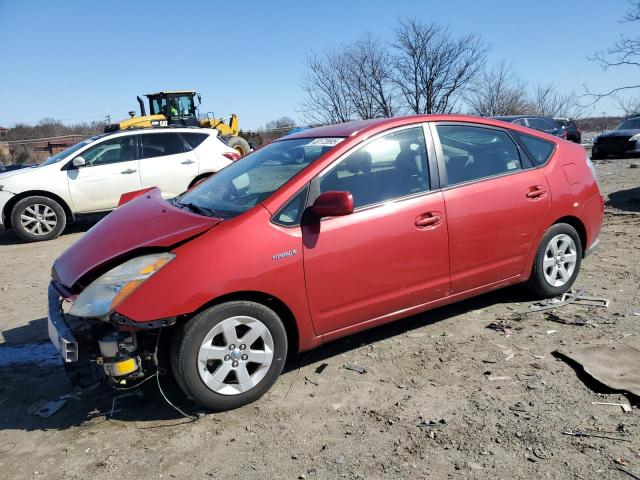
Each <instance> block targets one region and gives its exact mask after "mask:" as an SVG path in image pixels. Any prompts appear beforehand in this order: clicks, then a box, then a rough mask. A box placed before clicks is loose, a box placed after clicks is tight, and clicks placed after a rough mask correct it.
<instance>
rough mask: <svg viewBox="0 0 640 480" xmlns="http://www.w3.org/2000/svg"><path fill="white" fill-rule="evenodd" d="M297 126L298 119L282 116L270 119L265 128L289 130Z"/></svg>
mask: <svg viewBox="0 0 640 480" xmlns="http://www.w3.org/2000/svg"><path fill="white" fill-rule="evenodd" d="M295 126H296V121H295V120H294V119H293V118H289V117H280V118H276V119H275V120H269V121H268V122H267V123H266V124H265V126H264V129H265V130H289V129H291V128H293V127H295Z"/></svg>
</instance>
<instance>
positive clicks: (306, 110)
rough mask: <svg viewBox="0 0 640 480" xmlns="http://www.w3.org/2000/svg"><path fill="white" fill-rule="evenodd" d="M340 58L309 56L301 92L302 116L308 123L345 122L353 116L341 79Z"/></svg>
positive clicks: (332, 54)
mask: <svg viewBox="0 0 640 480" xmlns="http://www.w3.org/2000/svg"><path fill="white" fill-rule="evenodd" d="M341 70H342V66H341V59H340V55H339V54H338V53H336V52H333V51H328V52H326V53H325V54H323V55H318V54H312V55H311V56H309V57H308V58H307V61H306V73H305V75H304V77H303V79H302V89H303V90H304V92H305V93H306V99H305V100H304V102H303V103H302V105H301V107H302V113H303V115H304V117H305V120H307V121H308V122H309V123H340V122H348V121H349V120H351V117H352V115H353V111H352V105H351V101H350V99H349V91H348V89H347V87H346V85H345V84H344V82H343V81H342V79H341Z"/></svg>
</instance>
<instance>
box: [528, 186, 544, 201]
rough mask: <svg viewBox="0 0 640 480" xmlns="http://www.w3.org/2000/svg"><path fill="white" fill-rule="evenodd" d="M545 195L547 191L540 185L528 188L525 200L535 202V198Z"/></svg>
mask: <svg viewBox="0 0 640 480" xmlns="http://www.w3.org/2000/svg"><path fill="white" fill-rule="evenodd" d="M546 194H547V190H546V189H545V188H544V187H543V186H542V185H535V186H533V187H531V188H529V190H527V193H526V194H525V195H526V196H527V198H530V199H532V200H535V199H537V198H542V197H544V196H545V195H546Z"/></svg>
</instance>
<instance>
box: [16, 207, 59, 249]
mask: <svg viewBox="0 0 640 480" xmlns="http://www.w3.org/2000/svg"><path fill="white" fill-rule="evenodd" d="M11 224H12V226H13V229H14V230H15V232H16V234H17V235H18V236H19V237H20V238H22V239H23V240H26V241H27V242H40V241H44V240H52V239H54V238H56V237H58V236H59V235H60V234H61V233H62V231H63V230H64V227H65V226H66V224H67V215H66V214H65V211H64V209H63V208H62V206H61V205H60V204H59V203H58V202H56V201H55V200H53V199H52V198H49V197H41V196H33V197H27V198H23V199H22V200H20V201H19V202H18V203H16V204H15V205H14V207H13V210H12V211H11Z"/></svg>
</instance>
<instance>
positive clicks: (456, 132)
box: [437, 125, 522, 185]
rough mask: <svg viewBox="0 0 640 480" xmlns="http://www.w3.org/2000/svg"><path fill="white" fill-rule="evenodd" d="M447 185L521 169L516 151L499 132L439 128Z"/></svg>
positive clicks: (505, 135)
mask: <svg viewBox="0 0 640 480" xmlns="http://www.w3.org/2000/svg"><path fill="white" fill-rule="evenodd" d="M437 129H438V136H439V137H440V143H441V144H442V151H443V153H444V161H445V167H446V170H447V181H448V182H449V185H456V184H458V183H464V182H470V181H473V180H478V179H480V178H486V177H493V176H494V175H501V174H504V173H511V172H516V171H519V170H521V169H522V164H521V163H520V154H519V153H518V147H517V146H516V144H515V143H514V142H513V140H511V137H509V135H508V134H507V133H506V132H503V131H502V130H494V129H490V128H483V127H472V126H468V125H438V126H437Z"/></svg>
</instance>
